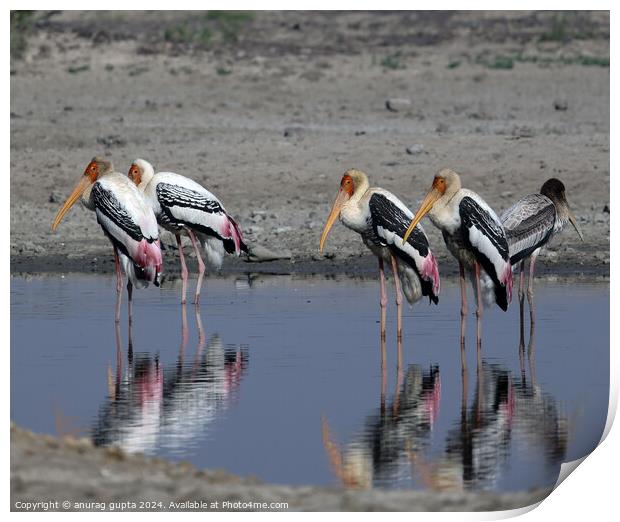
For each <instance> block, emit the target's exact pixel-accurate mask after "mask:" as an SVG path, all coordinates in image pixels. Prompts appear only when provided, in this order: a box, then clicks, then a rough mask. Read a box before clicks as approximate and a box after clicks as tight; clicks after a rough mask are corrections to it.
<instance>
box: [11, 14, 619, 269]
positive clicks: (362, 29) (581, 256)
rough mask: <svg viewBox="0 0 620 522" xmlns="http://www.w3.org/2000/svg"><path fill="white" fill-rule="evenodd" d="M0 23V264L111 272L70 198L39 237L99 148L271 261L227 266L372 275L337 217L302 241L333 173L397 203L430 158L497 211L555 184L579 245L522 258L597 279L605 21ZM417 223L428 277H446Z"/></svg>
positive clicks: (318, 216) (186, 18) (366, 17)
mask: <svg viewBox="0 0 620 522" xmlns="http://www.w3.org/2000/svg"><path fill="white" fill-rule="evenodd" d="M11 21H12V29H11V50H12V59H11V176H10V188H11V202H10V209H11V241H10V244H11V271H12V272H41V271H106V272H109V271H111V269H112V266H113V265H112V262H111V261H112V256H111V249H110V246H109V243H108V241H107V240H106V239H105V237H104V236H103V234H102V232H101V230H100V229H99V227H98V225H97V223H96V220H95V216H94V215H93V214H92V213H90V212H88V211H87V210H86V209H84V208H81V207H76V208H74V209H73V210H72V211H71V213H70V214H69V215H68V216H67V217H66V218H65V220H64V221H63V223H62V224H61V226H60V229H59V230H58V232H57V233H55V234H52V233H51V232H50V224H51V221H52V219H53V216H54V214H55V213H56V211H57V210H58V208H59V207H60V205H61V204H62V202H63V201H64V199H65V198H66V197H67V195H68V194H69V192H70V191H71V189H72V188H73V186H74V185H75V183H76V182H77V180H78V178H79V175H80V173H81V172H82V171H83V169H84V167H85V166H86V164H87V163H88V161H89V160H90V158H91V157H92V156H93V155H95V154H104V155H107V156H109V157H110V158H112V159H113V161H114V162H115V165H116V167H117V169H118V170H120V171H122V172H125V171H127V169H128V168H129V165H130V163H131V161H132V160H133V159H135V158H136V157H143V158H145V159H148V160H149V161H151V162H152V163H153V164H154V165H155V167H156V169H158V170H173V171H176V172H179V173H181V174H185V175H187V176H190V177H192V178H194V179H196V180H198V181H199V182H202V183H203V184H204V185H205V186H207V187H208V188H209V189H210V190H212V191H213V192H214V193H215V194H216V195H218V197H219V198H220V199H221V200H222V201H223V203H224V205H225V206H226V208H227V210H228V211H229V212H230V213H231V214H232V215H234V216H235V217H236V218H237V220H238V221H239V222H240V223H241V226H242V228H243V230H244V232H245V235H246V237H247V240H248V242H249V243H250V245H252V246H256V245H260V246H264V247H266V248H267V249H268V250H270V251H271V252H273V253H274V256H275V257H284V258H286V257H289V256H291V261H292V262H291V261H289V260H286V259H280V260H279V261H276V262H271V263H265V264H263V263H253V264H249V263H244V262H242V261H237V262H231V263H226V264H225V270H228V271H230V272H237V271H247V272H273V273H325V274H333V273H351V272H352V271H353V272H355V271H357V270H361V271H366V272H367V273H370V272H371V271H374V270H375V268H374V266H373V261H372V258H371V257H369V256H368V255H367V254H366V252H367V251H366V250H365V247H364V246H363V245H362V243H361V241H360V239H359V238H358V237H357V236H356V235H355V234H354V233H353V232H351V231H349V230H347V229H345V228H344V227H343V226H336V227H334V229H333V231H332V234H331V235H330V237H329V239H328V241H327V244H326V252H325V255H321V254H319V253H318V240H319V236H320V231H321V229H322V226H323V223H324V220H325V219H326V216H327V213H328V210H329V207H330V205H331V201H332V199H333V197H334V195H335V193H336V191H337V188H338V183H339V180H340V177H341V175H342V173H343V172H344V171H345V170H346V169H347V168H350V167H354V166H355V167H357V168H360V169H362V170H364V171H366V172H367V173H368V174H369V176H370V178H371V182H372V183H373V184H376V185H380V186H382V187H384V188H386V189H388V190H391V191H392V192H394V193H395V194H397V195H398V196H399V197H400V198H401V199H402V200H403V201H404V202H406V203H407V204H408V205H409V206H410V207H411V208H412V209H413V208H414V207H416V206H417V204H418V203H419V201H420V200H421V198H422V197H423V195H424V194H425V193H426V190H427V189H428V187H429V185H430V182H431V180H432V177H433V175H434V173H435V172H436V171H437V170H438V169H439V168H441V167H451V168H453V169H455V170H457V171H458V172H460V173H461V175H462V179H463V183H464V185H465V186H466V187H468V188H471V189H473V190H475V191H477V192H479V193H480V194H481V195H482V196H483V197H484V198H485V199H486V200H487V201H488V202H489V204H491V206H493V207H494V208H495V209H496V210H497V211H498V212H500V211H502V210H503V209H505V208H507V207H508V206H509V205H510V204H511V203H512V202H514V201H515V200H516V199H518V198H519V197H521V196H522V195H524V194H526V193H531V192H535V191H537V190H538V189H539V188H540V186H541V185H542V183H543V182H544V181H545V180H546V179H548V178H550V177H558V178H560V179H561V180H562V181H563V182H564V183H565V185H566V187H567V196H568V199H569V202H570V204H571V205H572V207H573V210H574V212H575V214H576V215H577V216H578V219H579V223H580V226H581V227H582V229H583V232H584V235H585V238H586V242H585V243H580V242H579V239H578V237H577V235H576V234H575V233H574V231H573V230H572V229H566V230H565V231H564V232H563V233H562V234H561V235H560V236H559V237H558V238H557V239H556V240H555V241H554V243H553V245H551V247H550V248H549V249H548V250H547V251H546V252H545V254H544V256H543V262H542V263H540V268H541V269H543V266H544V267H545V268H544V269H543V270H545V271H546V272H547V273H549V274H575V275H576V276H578V277H601V276H602V277H605V276H608V274H609V230H610V220H609V216H610V214H609V212H610V207H609V13H607V12H524V11H519V12H400V13H398V12H375V13H363V12H330V13H322V12H305V13H298V12H252V13H230V12H220V11H211V12H198V13H190V12H135V11H123V12H75V11H71V12H69V11H67V12H34V13H23V12H22V13H17V14H14V15H13V16H12V19H11ZM388 101H390V102H389V103H388ZM388 105H389V107H390V108H388ZM425 224H426V231H427V233H428V234H429V237H430V241H431V244H432V246H433V249H434V250H435V252H436V254H437V256H438V258H439V262H440V269H441V271H442V274H444V275H445V274H448V275H449V274H453V273H454V272H455V263H454V261H453V260H452V259H451V258H450V256H449V254H448V253H447V250H446V248H445V246H444V244H443V240H442V238H441V235H440V233H438V231H437V230H436V229H434V227H433V226H432V225H431V224H430V223H425ZM162 239H163V240H164V243H166V244H168V246H170V247H171V248H169V249H168V251H167V256H166V266H165V270H166V271H167V272H168V273H171V274H174V273H177V272H178V261H177V260H176V259H175V255H174V254H175V252H174V249H173V248H172V243H173V241H171V238H170V237H169V236H166V235H163V237H162ZM270 255H271V254H269V255H267V257H269V256H270ZM274 256H272V257H274ZM257 257H258V258H261V256H257ZM263 257H264V256H263Z"/></svg>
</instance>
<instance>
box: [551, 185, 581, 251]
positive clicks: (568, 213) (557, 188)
mask: <svg viewBox="0 0 620 522" xmlns="http://www.w3.org/2000/svg"><path fill="white" fill-rule="evenodd" d="M540 193H541V194H542V195H543V196H547V197H548V198H549V199H550V200H551V201H553V204H554V205H555V208H556V209H557V212H558V215H559V217H560V219H562V220H563V221H564V223H566V221H570V222H571V225H573V227H574V229H575V230H576V231H577V234H579V238H580V239H581V241H583V240H584V239H583V234H582V233H581V229H580V228H579V225H578V224H577V218H576V217H575V214H573V212H572V210H571V209H570V206H569V205H568V201H567V200H566V188H565V187H564V183H562V182H561V181H560V180H559V179H557V178H551V179H548V180H547V181H545V182H544V183H543V186H542V187H540Z"/></svg>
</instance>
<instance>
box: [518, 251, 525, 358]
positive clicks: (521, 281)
mask: <svg viewBox="0 0 620 522" xmlns="http://www.w3.org/2000/svg"><path fill="white" fill-rule="evenodd" d="M524 272H525V260H523V261H521V263H519V348H520V349H523V348H525V325H524V324H523V312H524V310H523V309H524V304H525V303H524V301H525V292H524V286H525V274H524Z"/></svg>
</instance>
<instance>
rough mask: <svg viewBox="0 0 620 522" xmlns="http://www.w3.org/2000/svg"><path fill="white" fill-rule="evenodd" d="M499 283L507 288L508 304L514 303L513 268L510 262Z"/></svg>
mask: <svg viewBox="0 0 620 522" xmlns="http://www.w3.org/2000/svg"><path fill="white" fill-rule="evenodd" d="M499 281H500V283H502V284H503V285H504V286H505V287H506V293H507V295H508V302H509V303H510V302H511V301H512V266H511V265H510V262H507V263H506V268H505V269H504V273H503V274H502V277H501V278H500V280H499Z"/></svg>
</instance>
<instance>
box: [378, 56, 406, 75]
mask: <svg viewBox="0 0 620 522" xmlns="http://www.w3.org/2000/svg"><path fill="white" fill-rule="evenodd" d="M401 57H402V53H401V51H396V52H395V53H392V54H388V55H387V56H386V57H385V58H383V60H381V61H380V62H379V65H381V67H385V68H386V69H392V70H393V71H395V70H398V69H405V64H404V63H402V62H401V61H400V60H401Z"/></svg>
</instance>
